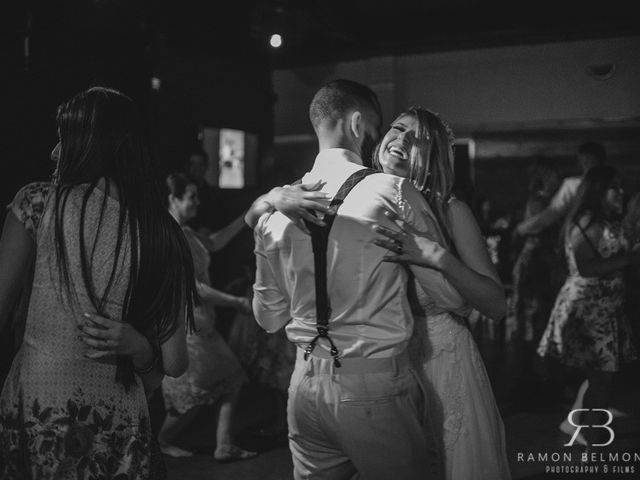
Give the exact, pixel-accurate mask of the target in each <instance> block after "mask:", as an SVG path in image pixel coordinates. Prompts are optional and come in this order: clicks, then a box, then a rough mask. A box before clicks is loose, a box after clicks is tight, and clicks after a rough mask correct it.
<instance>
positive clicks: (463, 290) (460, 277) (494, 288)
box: [439, 252, 507, 320]
mask: <svg viewBox="0 0 640 480" xmlns="http://www.w3.org/2000/svg"><path fill="white" fill-rule="evenodd" d="M439 270H440V271H441V272H442V274H443V275H444V276H445V277H446V279H447V280H449V282H450V283H451V285H452V286H453V287H454V288H455V289H456V290H457V291H458V292H459V293H460V295H462V297H464V299H465V300H466V301H467V303H468V304H469V305H470V306H472V307H473V308H475V309H476V310H478V311H479V312H480V313H482V314H483V315H486V316H487V317H489V318H492V319H495V320H500V319H502V318H503V317H504V316H505V315H506V311H507V303H506V297H505V293H504V289H503V288H502V286H501V285H500V284H498V283H497V282H496V281H495V280H493V279H492V278H491V277H488V276H486V275H482V274H479V273H478V272H476V271H474V270H472V269H471V268H469V267H467V266H466V265H465V264H464V263H462V262H461V261H460V260H459V259H458V258H457V257H456V256H455V255H453V254H451V253H449V252H447V253H446V254H444V255H443V256H442V258H441V261H440V266H439Z"/></svg>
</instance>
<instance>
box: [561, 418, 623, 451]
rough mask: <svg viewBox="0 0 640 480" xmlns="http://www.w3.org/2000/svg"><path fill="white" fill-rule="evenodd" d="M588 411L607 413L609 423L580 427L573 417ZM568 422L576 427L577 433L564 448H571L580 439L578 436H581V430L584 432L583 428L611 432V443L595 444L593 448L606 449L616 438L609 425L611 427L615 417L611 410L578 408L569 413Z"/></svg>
mask: <svg viewBox="0 0 640 480" xmlns="http://www.w3.org/2000/svg"><path fill="white" fill-rule="evenodd" d="M588 411H592V412H606V414H607V418H608V420H607V422H606V423H603V424H601V425H578V424H576V423H575V422H574V421H573V415H574V414H575V413H576V412H588ZM567 421H568V422H569V423H570V424H571V425H573V426H574V427H576V431H575V433H574V434H573V437H571V440H569V443H565V444H564V446H565V447H571V446H572V445H573V442H575V441H576V438H578V435H580V430H582V429H583V428H604V429H605V430H607V431H608V432H609V441H608V442H607V443H594V444H592V445H591V446H592V447H606V446H607V445H611V444H612V443H613V440H614V439H615V438H616V434H615V432H614V431H613V429H612V428H611V427H609V425H611V422H612V421H613V415H612V414H611V412H610V411H609V410H605V409H604V408H592V409H589V408H577V409H575V410H571V411H570V412H569V415H567Z"/></svg>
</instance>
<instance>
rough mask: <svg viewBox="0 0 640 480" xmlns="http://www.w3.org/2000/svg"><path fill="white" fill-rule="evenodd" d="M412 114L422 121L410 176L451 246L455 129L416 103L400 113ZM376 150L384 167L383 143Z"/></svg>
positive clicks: (375, 164)
mask: <svg viewBox="0 0 640 480" xmlns="http://www.w3.org/2000/svg"><path fill="white" fill-rule="evenodd" d="M405 115H412V116H413V117H415V118H416V120H417V122H418V137H417V142H416V144H415V145H414V146H413V147H412V148H411V152H409V157H410V167H409V180H411V183H413V185H414V186H415V187H416V188H417V189H418V190H420V191H421V192H422V194H423V195H424V196H425V198H426V199H427V202H428V203H429V206H430V207H431V208H432V209H433V212H434V214H435V216H436V219H437V220H438V223H439V224H440V226H441V227H442V230H443V233H444V238H445V242H446V243H447V247H449V248H451V247H452V245H453V244H452V241H451V239H452V234H451V226H450V225H449V221H448V217H447V215H446V209H447V202H448V201H449V199H450V198H451V191H452V189H453V182H454V172H453V140H454V138H453V132H452V130H451V129H450V128H449V126H448V125H447V124H446V123H445V122H443V121H442V119H441V118H440V116H439V115H438V114H437V113H434V112H432V111H430V110H427V109H426V108H424V107H419V106H413V107H409V108H408V109H407V110H405V111H404V112H402V113H401V114H400V115H398V116H397V117H396V119H395V120H394V122H392V124H393V123H395V122H396V121H398V120H399V119H400V118H401V117H404V116H405ZM381 145H382V142H380V143H378V145H377V146H376V149H375V151H374V154H373V167H374V168H376V169H377V170H382V166H381V165H380V154H381V152H380V146H381Z"/></svg>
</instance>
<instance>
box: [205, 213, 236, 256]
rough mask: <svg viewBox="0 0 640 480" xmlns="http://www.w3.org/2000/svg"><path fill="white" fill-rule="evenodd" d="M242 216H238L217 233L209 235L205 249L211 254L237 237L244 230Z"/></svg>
mask: <svg viewBox="0 0 640 480" xmlns="http://www.w3.org/2000/svg"><path fill="white" fill-rule="evenodd" d="M244 226H245V223H244V214H243V215H240V216H239V217H238V218H236V219H235V220H234V221H233V222H231V223H230V224H229V225H227V226H225V227H223V228H221V229H220V230H218V231H217V232H214V233H212V234H210V235H209V237H208V238H209V245H207V248H208V249H209V251H211V252H217V251H218V250H220V249H222V248H224V247H225V246H226V245H227V244H228V243H229V242H230V241H231V239H232V238H233V237H235V236H236V235H238V234H239V233H240V232H241V231H242V229H243V228H244Z"/></svg>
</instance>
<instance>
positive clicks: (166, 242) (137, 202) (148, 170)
mask: <svg viewBox="0 0 640 480" xmlns="http://www.w3.org/2000/svg"><path fill="white" fill-rule="evenodd" d="M56 121H57V124H58V131H59V134H60V142H61V152H60V158H59V160H58V166H57V168H56V176H55V178H54V186H55V192H56V195H55V213H54V215H55V236H56V251H57V263H58V267H59V270H60V277H61V278H60V280H61V288H62V287H63V286H64V287H66V291H67V292H68V293H69V297H70V298H72V299H75V300H76V301H77V294H74V293H72V291H73V292H75V290H76V289H74V288H73V285H72V283H73V281H72V279H71V277H70V273H69V266H68V265H69V255H68V252H67V249H66V244H65V239H64V225H65V205H66V203H67V201H68V199H69V195H70V193H71V192H72V191H74V188H75V187H77V186H78V185H80V184H86V185H87V188H86V190H83V193H82V204H81V210H80V219H79V225H78V233H77V235H79V237H80V242H79V243H80V266H81V272H82V280H83V283H84V287H85V289H86V292H87V294H88V296H89V299H90V301H91V303H92V304H93V307H94V308H95V310H96V312H97V313H98V314H105V305H106V303H107V302H108V301H109V293H110V291H111V289H112V287H113V285H114V282H115V280H116V273H117V271H118V267H119V266H120V265H121V263H120V261H121V253H123V252H124V250H123V249H125V247H124V245H123V243H124V242H125V240H126V239H127V236H128V239H129V242H130V245H129V251H130V255H131V268H130V272H129V281H128V286H127V291H126V295H125V299H124V305H123V315H122V321H124V322H127V323H130V324H131V325H133V326H134V327H135V328H136V329H137V330H138V331H140V332H141V333H143V334H144V335H145V336H147V337H148V338H149V339H150V340H152V341H157V342H159V343H162V342H164V341H166V340H167V339H168V338H169V337H170V336H171V335H172V334H173V333H174V332H175V330H176V328H177V327H178V318H179V317H180V316H181V315H182V314H184V313H185V310H186V323H187V326H188V328H193V304H194V302H195V301H196V300H197V293H196V287H195V280H194V279H195V276H194V272H193V261H192V258H191V251H190V250H189V246H188V245H187V242H186V239H185V237H184V234H183V233H182V230H181V229H180V227H179V225H178V224H177V223H176V222H175V220H174V219H173V218H172V217H171V216H170V214H169V213H168V212H167V210H166V209H165V208H164V207H163V205H162V198H161V193H160V188H159V184H158V182H156V181H154V180H152V178H153V175H154V167H153V164H152V161H151V158H150V156H149V151H148V148H147V145H146V142H145V135H144V134H143V128H142V125H141V121H140V117H139V115H138V112H137V109H136V107H135V105H134V103H133V101H132V100H131V99H130V98H129V97H127V96H126V95H124V94H122V93H120V92H118V91H116V90H112V89H109V88H103V87H93V88H90V89H88V90H86V91H83V92H81V93H79V94H77V95H76V96H74V97H73V98H72V99H71V100H69V101H68V102H66V103H64V104H62V105H60V107H58V114H57V117H56ZM103 178H104V179H105V182H104V183H105V192H104V194H103V199H102V205H101V210H100V215H99V218H98V228H97V229H96V233H95V235H94V236H93V239H89V238H86V236H87V235H88V234H89V232H85V219H86V207H87V203H88V201H89V198H90V197H91V195H92V194H93V193H94V192H99V190H96V186H97V185H98V182H99V181H100V180H101V179H103ZM112 184H113V185H114V186H115V189H116V190H117V194H118V198H119V202H120V209H119V216H118V229H117V240H116V247H115V253H114V255H113V262H112V264H111V265H110V273H109V281H108V283H107V285H106V288H105V289H104V291H103V292H102V293H99V292H98V291H96V287H95V283H94V281H93V279H92V278H91V256H92V248H91V242H93V247H95V246H96V243H97V239H98V234H99V232H100V227H101V226H102V225H103V223H104V220H103V216H104V212H105V208H106V204H107V197H108V194H109V190H110V188H111V185H112ZM67 223H68V222H67ZM67 228H68V227H67ZM89 235H90V234H89ZM105 268H109V267H108V266H105ZM116 380H117V381H119V382H120V383H122V384H123V385H125V386H126V387H128V386H129V385H131V384H133V382H134V374H133V364H132V363H131V359H130V358H128V357H123V356H121V357H119V358H118V361H117V371H116Z"/></svg>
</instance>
